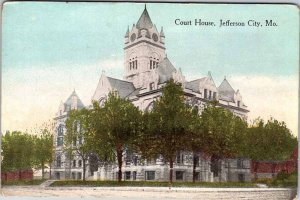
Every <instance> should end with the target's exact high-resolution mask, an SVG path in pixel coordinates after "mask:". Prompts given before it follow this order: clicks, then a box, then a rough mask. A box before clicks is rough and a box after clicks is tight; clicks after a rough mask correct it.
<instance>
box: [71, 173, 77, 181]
mask: <svg viewBox="0 0 300 200" xmlns="http://www.w3.org/2000/svg"><path fill="white" fill-rule="evenodd" d="M72 179H74V180H75V179H76V174H75V172H72Z"/></svg>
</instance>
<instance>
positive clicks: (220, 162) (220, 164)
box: [218, 159, 222, 182]
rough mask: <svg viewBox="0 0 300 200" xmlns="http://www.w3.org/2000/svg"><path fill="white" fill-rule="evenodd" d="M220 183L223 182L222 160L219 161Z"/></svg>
mask: <svg viewBox="0 0 300 200" xmlns="http://www.w3.org/2000/svg"><path fill="white" fill-rule="evenodd" d="M218 171H219V182H221V180H222V160H221V159H218Z"/></svg>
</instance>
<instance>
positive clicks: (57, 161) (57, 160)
mask: <svg viewBox="0 0 300 200" xmlns="http://www.w3.org/2000/svg"><path fill="white" fill-rule="evenodd" d="M56 167H61V157H60V156H57V157H56Z"/></svg>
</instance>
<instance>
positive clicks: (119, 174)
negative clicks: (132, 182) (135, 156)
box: [117, 147, 123, 182]
mask: <svg viewBox="0 0 300 200" xmlns="http://www.w3.org/2000/svg"><path fill="white" fill-rule="evenodd" d="M122 153H123V151H122V148H121V147H118V148H117V160H118V166H119V172H118V182H121V181H122V164H123V163H122V162H123V160H122V157H123V155H122Z"/></svg>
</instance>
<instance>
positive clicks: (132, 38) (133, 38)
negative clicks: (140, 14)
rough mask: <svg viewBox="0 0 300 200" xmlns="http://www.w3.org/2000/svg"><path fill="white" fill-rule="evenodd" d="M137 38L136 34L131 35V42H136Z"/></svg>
mask: <svg viewBox="0 0 300 200" xmlns="http://www.w3.org/2000/svg"><path fill="white" fill-rule="evenodd" d="M135 38H136V35H135V33H132V34H131V36H130V40H131V42H133V41H134V40H135Z"/></svg>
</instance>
